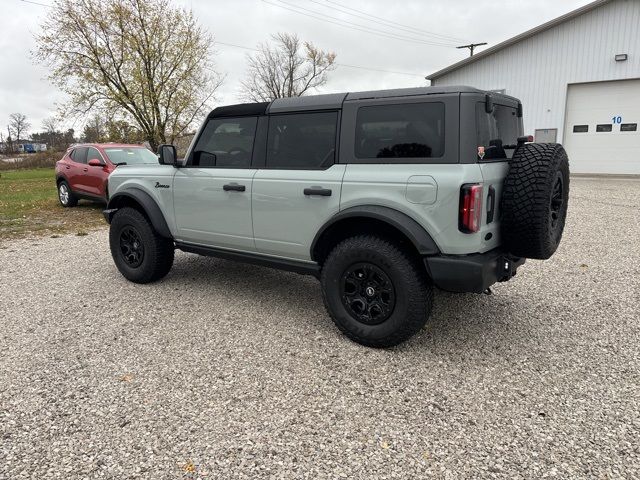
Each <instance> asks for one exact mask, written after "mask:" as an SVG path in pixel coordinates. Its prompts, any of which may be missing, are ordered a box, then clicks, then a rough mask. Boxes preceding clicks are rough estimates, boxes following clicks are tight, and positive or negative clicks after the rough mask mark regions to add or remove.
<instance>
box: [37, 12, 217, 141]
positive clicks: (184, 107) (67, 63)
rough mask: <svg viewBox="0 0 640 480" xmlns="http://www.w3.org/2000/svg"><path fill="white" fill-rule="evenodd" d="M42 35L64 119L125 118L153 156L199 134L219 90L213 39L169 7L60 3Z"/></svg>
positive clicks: (40, 55)
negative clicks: (188, 134) (63, 97)
mask: <svg viewBox="0 0 640 480" xmlns="http://www.w3.org/2000/svg"><path fill="white" fill-rule="evenodd" d="M39 31H40V33H39V34H37V35H36V41H37V51H36V59H38V60H41V61H43V62H45V63H46V64H48V65H49V66H50V68H51V70H50V72H51V73H50V79H51V81H52V82H53V83H54V84H55V85H57V86H59V87H60V88H61V89H62V90H63V91H64V92H66V93H67V94H68V95H69V102H68V103H67V104H66V105H65V108H64V113H65V114H71V115H76V116H85V115H86V114H87V113H88V112H90V111H94V112H95V111H99V112H100V113H101V114H102V115H103V116H104V117H107V118H122V119H124V120H126V121H129V122H130V123H133V124H135V125H136V126H137V128H138V129H139V130H140V131H141V132H142V133H143V136H144V138H145V139H146V140H147V141H149V143H150V144H151V146H152V147H153V148H156V147H157V145H158V144H160V143H165V142H173V140H174V139H175V138H176V137H178V136H180V135H181V134H183V133H184V132H185V131H187V130H190V129H192V127H193V125H194V124H195V123H197V122H198V121H199V119H200V117H201V116H202V115H203V114H204V113H205V112H206V111H207V110H208V109H209V105H208V104H209V102H210V101H211V100H212V98H213V95H214V93H215V91H216V89H217V88H218V86H219V85H220V77H219V76H218V75H217V74H216V73H215V72H214V69H213V64H212V61H211V55H212V50H211V49H212V45H213V39H212V37H211V35H210V34H209V33H207V32H206V30H204V29H203V28H202V27H201V26H199V25H198V24H197V22H196V20H195V18H194V16H193V13H192V12H191V11H188V10H185V9H182V8H177V7H174V6H172V5H171V3H170V2H169V0H56V1H55V2H54V3H53V6H52V11H51V12H50V14H49V15H48V16H47V19H46V20H45V21H44V23H43V25H42V26H41V28H40V30H39Z"/></svg>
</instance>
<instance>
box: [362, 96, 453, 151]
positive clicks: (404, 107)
mask: <svg viewBox="0 0 640 480" xmlns="http://www.w3.org/2000/svg"><path fill="white" fill-rule="evenodd" d="M355 155H356V157H357V158H430V157H442V156H443V155H444V104H443V103H441V102H433V103H405V104H399V105H381V106H371V107H361V108H359V109H358V115H357V118H356V143H355Z"/></svg>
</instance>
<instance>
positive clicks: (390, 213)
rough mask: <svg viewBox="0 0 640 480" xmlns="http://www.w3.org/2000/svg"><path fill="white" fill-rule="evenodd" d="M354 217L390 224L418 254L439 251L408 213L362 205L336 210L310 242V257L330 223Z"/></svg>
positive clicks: (426, 254) (431, 253)
mask: <svg viewBox="0 0 640 480" xmlns="http://www.w3.org/2000/svg"><path fill="white" fill-rule="evenodd" d="M355 217H364V218H372V219H375V220H380V221H382V222H385V223H387V224H389V225H391V226H392V227H394V228H396V229H397V230H399V231H400V232H402V233H403V234H404V235H405V236H406V237H407V238H408V239H409V241H411V243H412V244H413V245H414V246H415V247H416V250H417V251H418V253H419V254H420V255H424V256H429V255H438V254H439V253H440V249H439V248H438V246H437V245H436V242H434V241H433V238H431V235H429V233H428V232H427V231H426V230H425V229H424V227H423V226H422V225H420V224H419V223H418V222H416V221H415V220H414V219H413V218H411V217H410V216H409V215H407V214H405V213H402V212H400V211H398V210H394V209H393V208H389V207H383V206H379V205H362V206H357V207H351V208H347V209H345V210H342V211H341V212H338V213H337V214H335V215H334V216H333V217H331V219H329V220H328V221H327V222H326V223H325V224H324V225H323V226H322V228H320V230H319V231H318V233H316V236H315V238H314V239H313V242H312V243H311V252H310V253H311V258H312V259H313V260H316V254H315V252H316V248H317V246H318V242H320V240H321V239H322V237H323V235H324V233H325V232H327V230H328V229H329V228H331V226H332V225H334V224H336V223H337V222H339V221H341V220H344V219H347V218H355Z"/></svg>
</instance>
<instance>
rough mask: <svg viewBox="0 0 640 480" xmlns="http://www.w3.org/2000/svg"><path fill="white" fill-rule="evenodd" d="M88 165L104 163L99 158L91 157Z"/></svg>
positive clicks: (95, 165)
mask: <svg viewBox="0 0 640 480" xmlns="http://www.w3.org/2000/svg"><path fill="white" fill-rule="evenodd" d="M88 165H89V166H90V167H104V163H102V162H101V161H100V160H98V159H97V158H92V159H91V160H89V163H88Z"/></svg>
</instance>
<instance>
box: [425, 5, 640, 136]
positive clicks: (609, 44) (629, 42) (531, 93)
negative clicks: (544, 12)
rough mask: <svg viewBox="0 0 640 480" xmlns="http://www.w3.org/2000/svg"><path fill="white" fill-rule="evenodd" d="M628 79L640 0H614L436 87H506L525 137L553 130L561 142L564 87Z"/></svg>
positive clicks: (637, 44)
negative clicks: (519, 107)
mask: <svg viewBox="0 0 640 480" xmlns="http://www.w3.org/2000/svg"><path fill="white" fill-rule="evenodd" d="M617 53H626V54H627V55H629V58H628V60H627V61H625V62H616V61H615V60H614V56H615V55H616V54H617ZM628 78H640V0H614V1H613V2H611V3H608V4H605V5H603V6H601V7H598V8H596V9H595V10H592V11H590V12H587V13H585V14H583V15H581V16H579V17H576V18H573V19H571V20H569V21H567V22H565V23H562V24H560V25H557V26H555V27H553V28H551V29H549V30H546V31H544V32H541V33H539V34H537V35H535V36H533V37H530V38H527V39H526V40H523V41H521V42H519V43H516V44H514V45H511V46H509V47H506V48H505V49H503V50H500V51H498V52H496V53H494V54H492V55H490V56H488V57H486V58H483V59H481V60H478V61H477V62H474V63H471V64H469V65H466V66H464V67H462V68H459V69H458V70H455V71H453V72H450V73H448V74H446V75H443V76H442V77H440V78H438V79H436V81H435V82H434V83H435V84H436V85H470V86H472V87H477V88H481V89H486V90H494V89H501V88H504V89H506V93H507V94H509V95H513V96H515V97H518V98H520V99H521V100H522V103H523V105H524V124H525V129H526V132H527V133H533V132H534V130H535V129H539V128H557V129H558V141H560V142H561V141H562V139H563V124H564V114H565V102H566V97H567V85H569V84H571V83H583V82H597V81H606V80H620V79H628Z"/></svg>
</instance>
